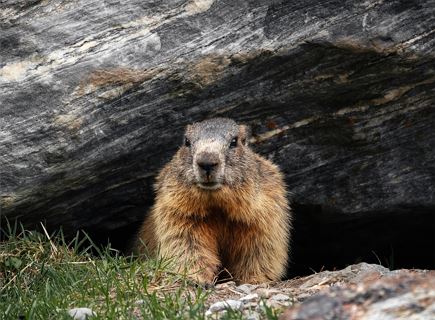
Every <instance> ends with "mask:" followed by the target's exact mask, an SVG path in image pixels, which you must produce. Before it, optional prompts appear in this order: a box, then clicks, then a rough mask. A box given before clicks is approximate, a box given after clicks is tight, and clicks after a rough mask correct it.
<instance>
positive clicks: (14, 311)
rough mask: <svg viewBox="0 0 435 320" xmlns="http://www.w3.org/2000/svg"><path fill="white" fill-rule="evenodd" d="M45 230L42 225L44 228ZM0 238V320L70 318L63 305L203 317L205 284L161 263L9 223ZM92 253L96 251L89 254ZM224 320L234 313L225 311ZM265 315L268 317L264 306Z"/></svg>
mask: <svg viewBox="0 0 435 320" xmlns="http://www.w3.org/2000/svg"><path fill="white" fill-rule="evenodd" d="M44 231H45V229H44ZM7 233H8V237H9V239H8V240H7V241H4V242H0V319H14V320H17V319H71V317H70V316H69V315H68V314H67V310H69V309H71V308H77V307H87V308H90V309H92V310H93V311H94V312H95V313H96V315H95V316H93V317H89V319H204V318H205V315H204V314H205V311H206V307H205V301H206V299H207V297H208V295H209V294H211V293H212V290H205V289H203V288H201V287H198V286H195V285H193V284H192V283H191V282H189V281H188V280H187V278H186V276H183V275H179V274H174V273H171V272H169V271H168V264H169V262H168V261H162V260H153V259H137V258H134V257H126V256H123V255H121V254H120V253H119V252H117V251H115V250H113V249H111V248H105V249H98V248H96V247H95V246H94V247H93V248H92V249H93V252H92V253H91V247H87V248H85V249H79V248H82V247H83V243H80V241H79V240H78V237H77V238H76V239H74V240H73V241H71V242H69V243H66V242H65V241H64V239H63V238H62V237H61V236H59V235H58V236H49V235H48V234H47V233H46V232H45V233H38V232H29V231H24V230H22V229H20V230H17V228H14V229H12V230H11V228H9V230H8V231H7ZM95 251H97V254H95ZM225 318H226V319H242V315H241V313H240V312H228V313H227V315H226V316H225ZM265 318H267V319H276V318H277V317H276V315H275V313H274V312H272V311H271V310H266V314H265Z"/></svg>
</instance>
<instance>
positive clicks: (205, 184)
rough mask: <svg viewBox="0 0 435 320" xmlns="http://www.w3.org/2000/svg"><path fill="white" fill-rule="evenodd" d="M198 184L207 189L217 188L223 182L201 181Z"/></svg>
mask: <svg viewBox="0 0 435 320" xmlns="http://www.w3.org/2000/svg"><path fill="white" fill-rule="evenodd" d="M198 186H199V187H200V188H201V189H207V190H216V189H219V188H220V187H221V184H220V183H218V182H214V181H213V182H199V183H198Z"/></svg>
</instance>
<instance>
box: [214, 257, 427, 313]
mask: <svg viewBox="0 0 435 320" xmlns="http://www.w3.org/2000/svg"><path fill="white" fill-rule="evenodd" d="M208 304H209V305H210V306H209V309H208V310H207V313H206V315H210V316H212V317H214V319H216V318H223V316H224V315H225V313H226V312H228V311H229V309H231V310H240V311H241V312H242V314H243V318H244V319H267V317H266V314H271V313H272V312H274V313H276V314H280V318H279V319H280V320H320V319H322V320H325V319H331V320H332V319H334V320H341V319H343V320H344V319H354V320H357V319H386V320H389V319H391V320H393V319H420V320H425V319H427V320H429V319H433V318H434V317H435V273H434V271H425V270H407V269H402V270H396V271H390V270H388V269H387V268H385V267H382V266H380V265H375V264H366V263H360V264H357V265H351V266H349V267H347V268H345V269H343V270H339V271H334V272H330V271H324V272H320V273H317V274H312V275H310V276H306V277H302V278H298V279H293V280H289V281H284V282H278V283H269V284H262V285H249V284H244V285H240V286H236V285H235V284H234V283H232V282H229V283H224V284H219V285H217V286H216V289H215V290H214V291H213V292H212V293H211V294H210V297H209V299H208ZM216 306H219V308H218V307H216ZM234 306H237V308H235V307H234Z"/></svg>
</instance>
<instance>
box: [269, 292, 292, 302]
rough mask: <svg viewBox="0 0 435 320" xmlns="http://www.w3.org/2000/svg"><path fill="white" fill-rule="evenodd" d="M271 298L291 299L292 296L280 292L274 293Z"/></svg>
mask: <svg viewBox="0 0 435 320" xmlns="http://www.w3.org/2000/svg"><path fill="white" fill-rule="evenodd" d="M270 300H274V301H288V300H290V297H289V296H288V295H285V294H282V293H278V294H275V295H273V296H272V297H270Z"/></svg>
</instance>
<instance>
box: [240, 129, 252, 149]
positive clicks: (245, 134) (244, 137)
mask: <svg viewBox="0 0 435 320" xmlns="http://www.w3.org/2000/svg"><path fill="white" fill-rule="evenodd" d="M239 136H240V141H241V142H242V144H243V145H244V146H247V145H248V144H249V139H250V138H251V128H250V127H249V126H247V125H244V124H241V125H240V126H239Z"/></svg>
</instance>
